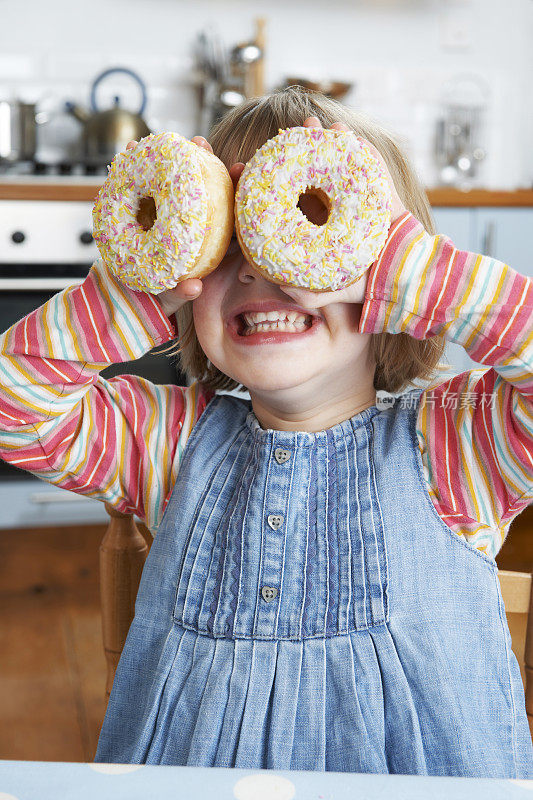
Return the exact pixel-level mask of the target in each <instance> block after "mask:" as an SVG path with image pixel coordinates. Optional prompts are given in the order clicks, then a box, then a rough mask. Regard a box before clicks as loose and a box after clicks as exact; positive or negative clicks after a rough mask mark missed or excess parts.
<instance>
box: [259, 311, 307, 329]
mask: <svg viewBox="0 0 533 800" xmlns="http://www.w3.org/2000/svg"><path fill="white" fill-rule="evenodd" d="M243 317H244V319H245V322H246V324H247V325H248V326H252V325H259V324H260V323H262V322H267V321H268V322H277V321H278V320H279V321H281V322H284V321H285V320H286V319H287V320H288V321H289V322H290V323H292V324H294V323H305V322H306V320H309V319H310V317H309V315H305V314H298V313H297V312H296V311H268V312H264V311H259V312H257V313H255V314H243Z"/></svg>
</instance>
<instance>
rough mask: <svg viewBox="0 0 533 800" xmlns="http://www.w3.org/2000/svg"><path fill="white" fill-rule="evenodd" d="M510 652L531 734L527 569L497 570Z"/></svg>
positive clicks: (532, 654) (532, 634)
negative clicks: (507, 627)
mask: <svg viewBox="0 0 533 800" xmlns="http://www.w3.org/2000/svg"><path fill="white" fill-rule="evenodd" d="M498 577H499V579H500V586H501V590H502V598H503V603H504V605H505V614H506V616H507V624H508V625H509V632H510V634H511V641H512V648H513V653H514V654H515V656H516V659H517V661H518V663H519V665H520V672H521V673H522V682H523V684H524V692H525V695H526V712H527V718H528V721H529V730H530V731H531V735H532V736H533V610H532V601H533V597H532V592H531V588H532V583H533V582H532V576H531V573H529V572H510V571H509V570H503V569H501V570H499V571H498Z"/></svg>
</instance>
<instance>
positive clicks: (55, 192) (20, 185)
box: [0, 177, 533, 207]
mask: <svg viewBox="0 0 533 800" xmlns="http://www.w3.org/2000/svg"><path fill="white" fill-rule="evenodd" d="M102 182H103V179H102V180H101V181H94V180H92V181H91V180H88V179H81V180H79V179H77V180H76V179H72V178H65V179H63V180H57V179H53V178H40V179H32V178H29V177H25V178H19V179H18V180H13V179H11V180H8V179H1V178H0V200H68V201H72V200H81V201H89V202H92V201H93V200H94V198H95V195H96V192H97V191H98V189H99V188H100V186H101V185H102ZM427 194H428V198H429V202H430V203H431V205H432V206H450V207H469V206H509V207H513V206H514V207H527V206H533V189H517V190H515V191H507V190H501V191H497V190H492V189H491V190H489V189H471V190H470V191H466V192H464V191H461V190H459V189H451V188H449V187H438V188H434V189H427Z"/></svg>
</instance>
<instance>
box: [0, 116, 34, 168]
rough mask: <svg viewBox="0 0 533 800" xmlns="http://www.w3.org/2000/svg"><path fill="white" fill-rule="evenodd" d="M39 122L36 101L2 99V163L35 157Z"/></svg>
mask: <svg viewBox="0 0 533 800" xmlns="http://www.w3.org/2000/svg"><path fill="white" fill-rule="evenodd" d="M38 124H40V123H39V122H38V120H37V113H36V106H35V103H23V102H22V101H21V100H13V101H10V100H0V164H1V163H12V162H13V161H31V160H32V159H33V158H34V156H35V151H36V148H37V125H38Z"/></svg>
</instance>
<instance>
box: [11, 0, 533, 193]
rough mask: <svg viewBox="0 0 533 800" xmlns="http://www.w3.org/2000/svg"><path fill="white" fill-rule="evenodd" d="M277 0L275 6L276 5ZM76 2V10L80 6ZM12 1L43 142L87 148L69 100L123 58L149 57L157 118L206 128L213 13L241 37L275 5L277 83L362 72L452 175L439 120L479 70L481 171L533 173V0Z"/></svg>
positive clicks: (142, 67)
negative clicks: (454, 88)
mask: <svg viewBox="0 0 533 800" xmlns="http://www.w3.org/2000/svg"><path fill="white" fill-rule="evenodd" d="M263 6H264V7H263ZM74 7H75V9H76V14H74V13H73V9H74ZM24 8H25V11H24V14H25V19H24V21H21V20H20V19H19V17H20V14H21V11H20V8H19V9H17V8H15V4H3V7H2V28H1V30H0V98H1V97H20V98H21V99H27V100H29V101H39V108H40V110H42V111H43V112H50V119H49V121H48V122H46V123H44V124H43V125H42V126H41V127H40V131H39V133H40V136H39V152H38V155H39V156H40V157H42V158H45V159H55V158H57V159H59V158H60V157H61V156H62V155H63V154H64V153H65V151H67V152H68V153H69V155H74V153H75V150H76V148H77V146H78V137H79V134H80V131H81V127H80V124H79V123H78V122H77V121H76V120H74V119H73V118H72V117H69V116H68V115H67V114H66V113H65V112H64V110H63V106H64V102H65V100H74V101H76V102H78V103H80V104H82V105H88V102H89V88H90V85H91V83H92V80H93V79H94V78H95V77H96V75H98V74H99V73H100V72H101V71H103V70H104V69H106V68H108V67H110V66H118V65H121V66H127V67H130V68H132V69H133V70H135V71H136V72H137V73H138V74H139V75H140V76H141V77H142V79H143V80H144V81H145V83H146V84H147V86H148V96H149V102H148V106H147V109H146V112H145V115H144V116H145V118H146V120H147V122H148V124H149V125H150V127H151V128H152V129H153V130H177V131H179V132H180V133H183V134H184V135H186V136H192V135H194V133H196V132H197V131H198V101H197V90H196V88H195V82H194V73H193V59H192V50H193V45H194V41H195V38H196V35H197V33H198V32H199V31H200V30H202V29H204V28H206V27H208V26H210V27H211V28H212V29H213V30H215V31H216V32H218V33H219V34H220V35H221V37H222V38H223V40H224V42H225V44H226V45H227V46H228V47H229V46H232V45H234V44H235V43H237V42H242V41H244V40H246V39H248V38H250V37H251V35H252V32H253V19H254V16H256V15H260V14H263V15H264V16H266V17H267V21H268V23H267V24H268V27H267V46H268V50H267V59H266V81H267V89H272V88H275V87H276V86H279V85H281V84H282V83H283V82H284V80H285V77H286V76H287V75H290V74H297V75H301V76H303V77H308V78H311V79H317V78H318V79H330V78H338V79H341V80H348V81H352V82H353V83H354V86H355V88H354V90H353V91H352V92H351V93H350V94H349V95H348V96H347V98H346V101H347V102H348V103H349V104H350V105H353V106H355V107H356V108H358V109H360V110H363V111H365V112H366V113H367V114H369V115H370V116H372V117H374V118H376V119H377V120H378V121H380V122H381V123H382V124H384V125H385V126H386V127H388V128H390V129H391V130H393V131H394V132H396V133H397V134H398V135H399V136H400V138H401V140H402V141H403V143H404V144H405V146H406V149H407V151H408V153H409V154H410V156H411V158H412V159H413V162H414V164H415V167H416V168H417V170H418V173H419V175H420V176H421V178H422V180H423V181H424V182H425V183H426V184H427V185H435V184H436V183H438V173H437V168H436V165H435V159H434V154H433V152H434V136H435V123H436V120H437V118H438V117H439V115H440V114H441V112H442V103H443V98H444V96H445V88H446V85H447V83H448V82H449V81H450V80H451V79H453V78H454V77H456V76H458V75H472V74H473V75H475V76H476V77H477V79H478V80H480V81H481V82H482V83H483V84H484V85H485V86H486V87H487V91H486V95H487V104H486V108H485V111H484V116H483V128H482V130H481V134H480V137H479V145H480V146H481V147H482V148H483V149H484V150H485V151H486V153H487V156H486V159H485V160H484V161H483V162H481V165H480V167H479V171H478V177H477V180H476V183H477V184H478V185H484V186H487V187H489V188H516V187H518V186H531V185H532V180H533V155H532V148H531V147H530V141H531V139H532V138H533V123H532V121H531V120H532V119H533V107H532V106H533V101H532V96H533V94H532V92H531V83H532V78H533V54H532V53H533V48H531V41H532V40H533V36H532V34H533V3H532V2H531V0H507V2H506V4H505V11H504V10H503V9H502V4H501V0H372V2H371V0H329V2H328V4H327V8H326V6H325V5H324V4H323V3H322V4H318V3H316V2H314V0H308V2H304V0H292V2H291V3H290V4H289V3H287V2H286V1H285V0H271V1H270V2H269V4H268V8H267V7H266V4H263V3H257V4H254V6H253V8H252V7H251V4H248V3H246V2H245V0H224V2H222V0H217V1H215V0H196V2H195V3H190V2H185V0H181V1H180V0H173V2H171V1H170V0H151V2H150V4H149V5H147V4H146V3H141V2H140V0H93V2H91V3H89V2H88V0H80V2H78V3H76V4H70V3H68V2H67V0H50V2H49V3H47V4H42V3H40V2H38V0H28V2H26V3H25V4H24ZM115 94H118V95H120V97H121V104H122V105H123V106H125V107H127V108H131V109H132V110H136V109H137V108H138V105H139V92H138V89H137V87H136V86H135V85H134V84H133V83H132V82H131V81H130V80H129V79H127V78H125V77H122V76H118V75H117V76H115V77H113V78H110V79H109V80H108V81H107V82H106V83H104V84H102V85H101V87H100V90H99V95H98V96H99V98H100V102H101V104H102V106H103V107H106V106H108V105H110V104H111V102H112V98H113V96H114V95H115Z"/></svg>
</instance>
